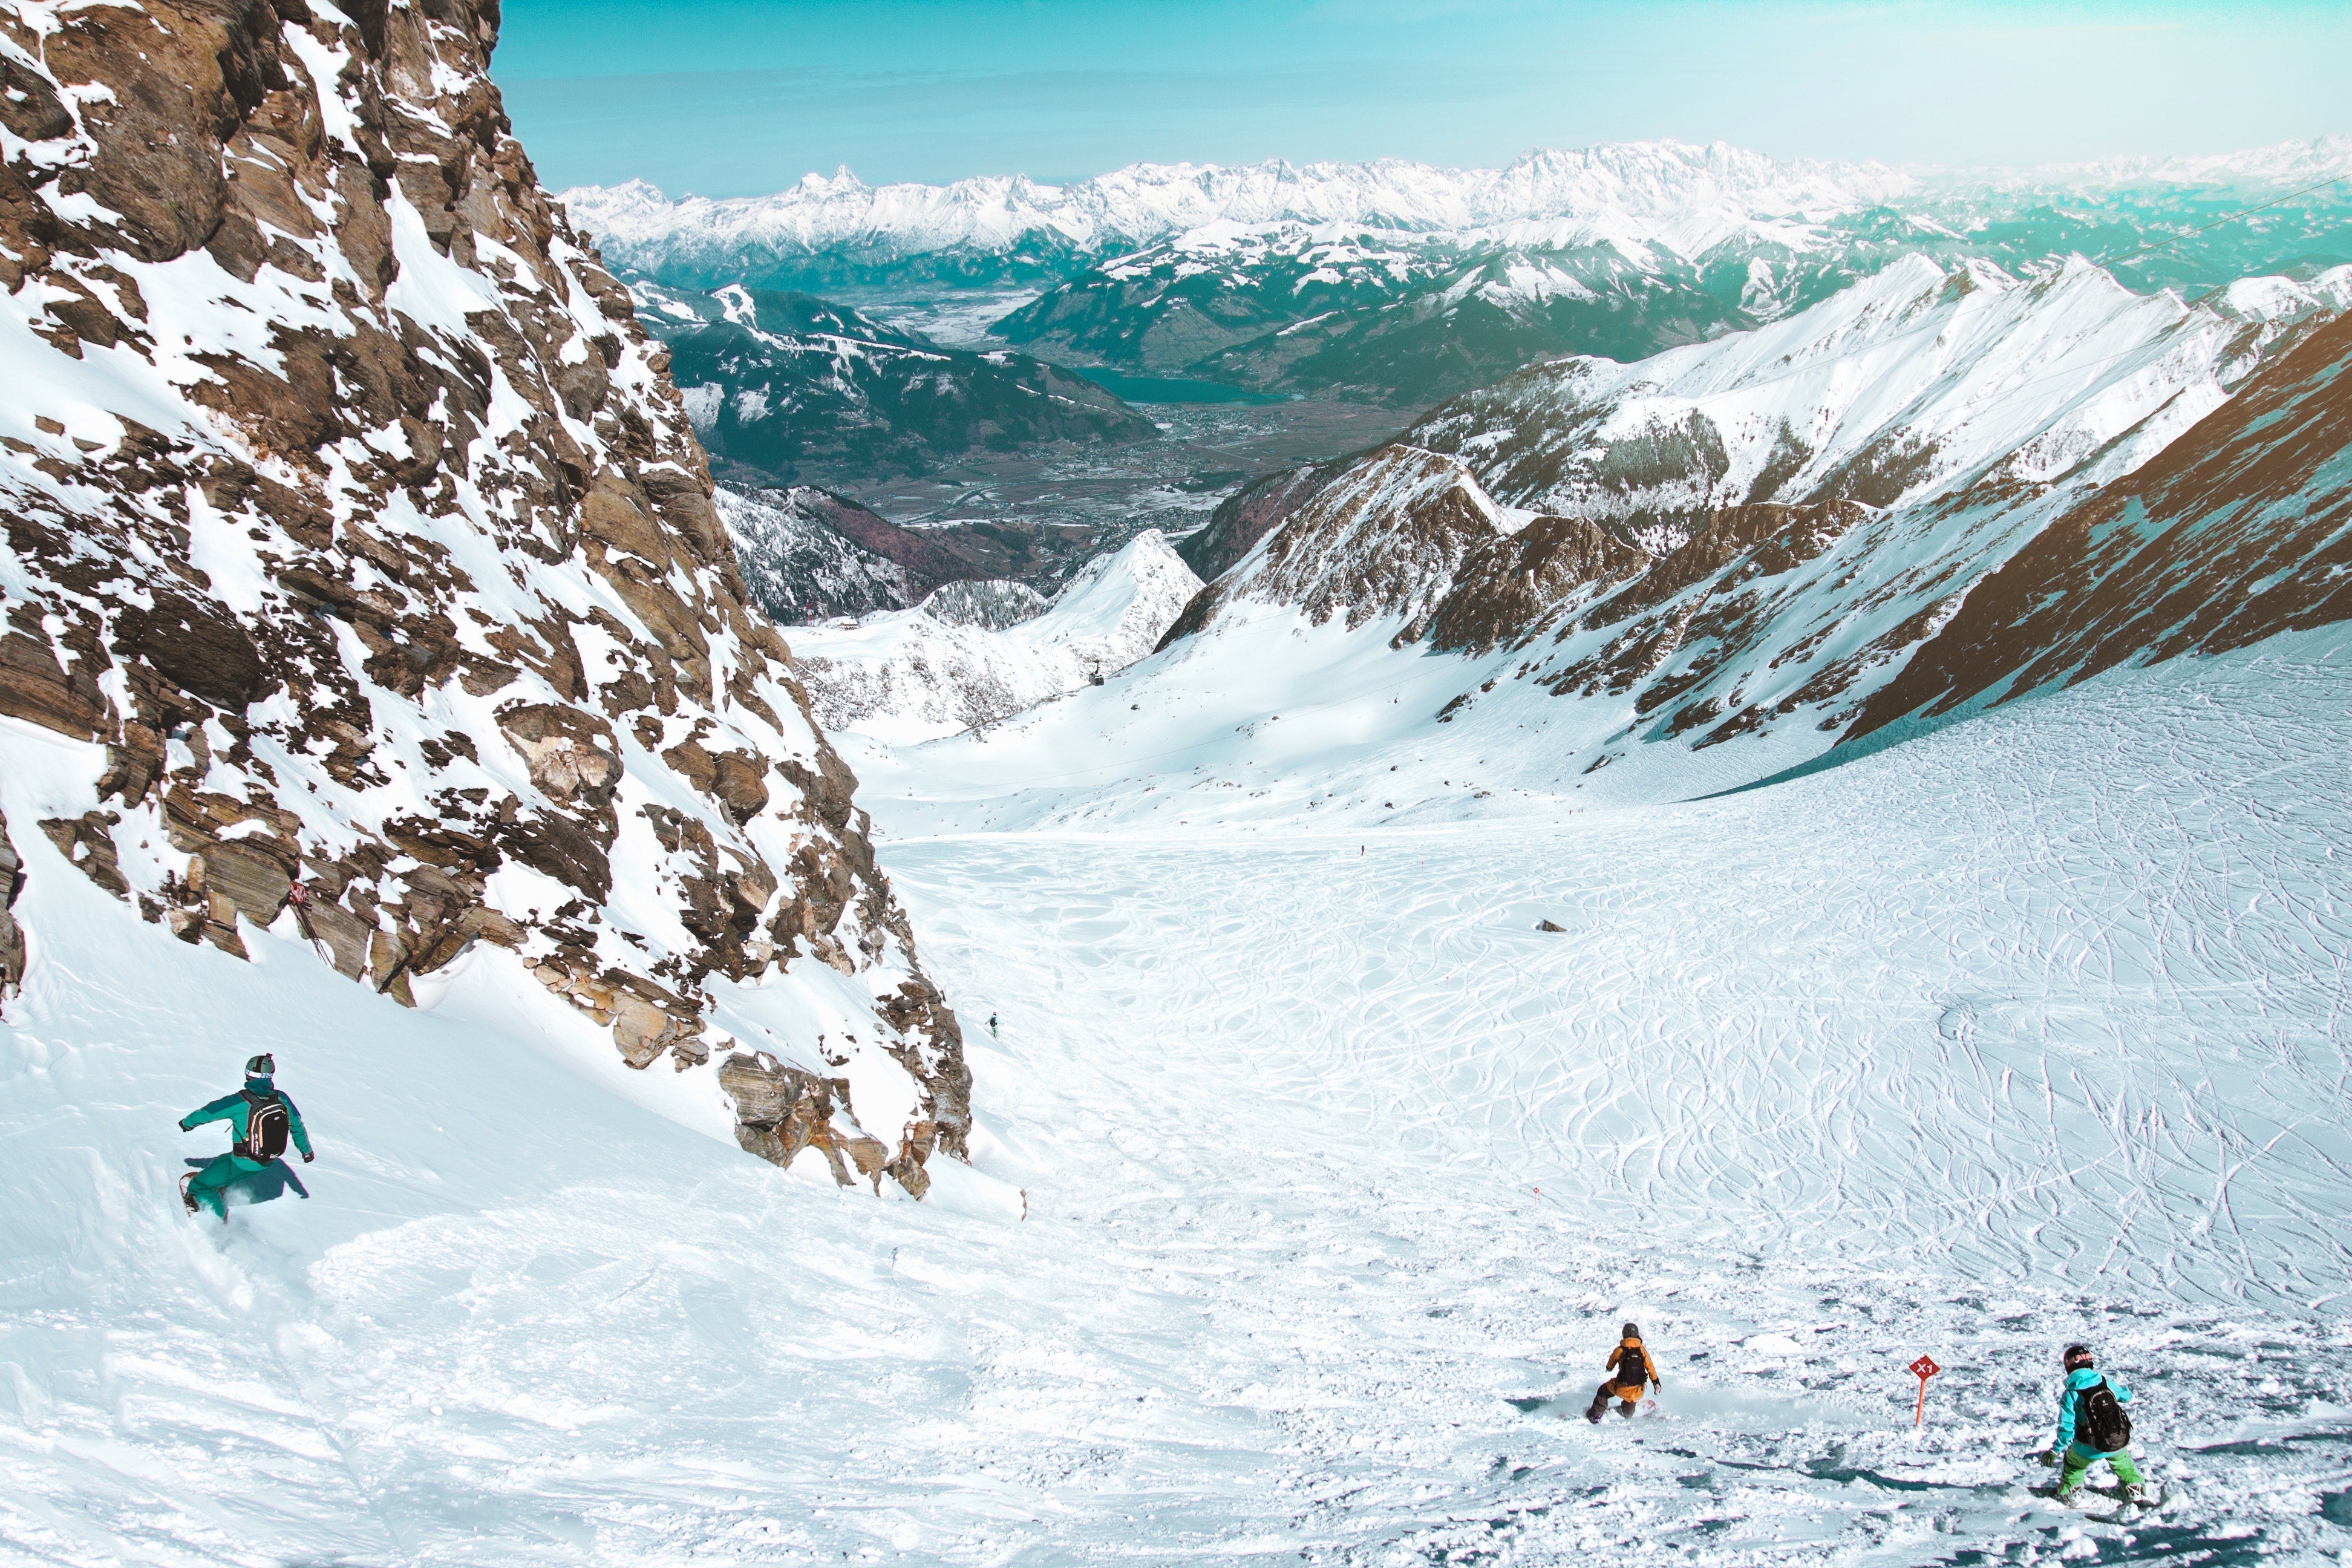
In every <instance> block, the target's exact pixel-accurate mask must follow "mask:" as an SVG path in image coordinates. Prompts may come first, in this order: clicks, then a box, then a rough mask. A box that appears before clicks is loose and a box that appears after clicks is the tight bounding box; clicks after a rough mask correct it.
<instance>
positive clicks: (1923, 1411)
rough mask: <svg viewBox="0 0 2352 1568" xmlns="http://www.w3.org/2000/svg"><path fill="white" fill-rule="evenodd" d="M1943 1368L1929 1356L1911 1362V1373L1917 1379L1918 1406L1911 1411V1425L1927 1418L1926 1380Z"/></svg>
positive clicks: (1915, 1424) (1916, 1424)
mask: <svg viewBox="0 0 2352 1568" xmlns="http://www.w3.org/2000/svg"><path fill="white" fill-rule="evenodd" d="M1943 1370H1944V1369H1943V1368H1942V1367H1940V1366H1937V1364H1936V1363H1935V1360H1934V1359H1933V1358H1932V1357H1929V1356H1924V1355H1923V1356H1921V1357H1920V1358H1919V1359H1918V1360H1917V1361H1915V1362H1913V1363H1911V1375H1912V1376H1914V1377H1916V1378H1917V1379H1918V1380H1919V1408H1918V1409H1916V1410H1915V1411H1913V1412H1912V1413H1911V1425H1912V1426H1918V1425H1919V1423H1920V1422H1922V1421H1924V1420H1926V1419H1927V1380H1928V1379H1929V1378H1931V1377H1933V1376H1935V1375H1936V1374H1937V1373H1939V1372H1941V1371H1943Z"/></svg>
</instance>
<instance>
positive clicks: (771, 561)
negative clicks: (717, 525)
mask: <svg viewBox="0 0 2352 1568" xmlns="http://www.w3.org/2000/svg"><path fill="white" fill-rule="evenodd" d="M710 499H711V500H712V501H713V502H714V503H716V504H717V506H718V508H719V521H722V522H724V523H725V524H726V525H727V538H728V541H729V542H730V543H732V544H733V545H734V546H735V559H736V562H737V563H738V564H739V565H740V569H741V571H742V574H743V586H744V589H745V591H746V592H748V593H749V594H750V595H751V602H752V603H753V604H755V605H759V606H760V609H761V613H762V614H764V615H765V616H767V617H768V618H769V619H770V620H772V621H774V622H776V623H777V624H778V625H780V626H790V625H793V623H795V622H799V621H814V620H823V619H826V618H828V617H831V616H866V615H871V614H873V613H874V612H875V611H877V610H903V609H905V608H906V607H907V606H908V605H911V604H913V603H915V602H916V601H917V600H918V599H919V598H921V597H922V588H921V579H920V578H919V577H918V576H917V575H916V574H915V573H914V572H913V571H912V570H910V569H909V568H908V567H907V566H906V565H904V564H903V563H899V562H897V561H894V560H892V559H890V557H888V556H887V555H883V554H880V553H878V552H876V551H873V550H870V549H868V548H866V546H864V545H862V544H860V543H858V542H857V541H856V539H855V538H853V537H852V536H851V535H850V534H849V532H847V531H845V529H844V528H843V527H842V526H841V524H842V522H843V521H844V520H845V513H847V512H848V511H849V510H850V508H852V507H853V506H855V504H856V503H855V502H851V501H845V500H842V498H840V497H839V496H836V495H833V494H831V493H829V492H827V491H824V490H821V489H815V488H814V487H813V486H807V485H796V486H794V487H793V488H792V489H782V490H755V491H754V490H738V489H729V488H728V487H727V486H725V485H719V486H718V487H716V488H715V489H712V491H711V495H710ZM860 510H862V509H860ZM868 515H869V516H870V515H871V514H870V513H869V514H868ZM873 521H875V522H877V523H880V522H882V520H881V519H880V518H874V519H873ZM883 526H884V527H887V526H888V524H887V523H883Z"/></svg>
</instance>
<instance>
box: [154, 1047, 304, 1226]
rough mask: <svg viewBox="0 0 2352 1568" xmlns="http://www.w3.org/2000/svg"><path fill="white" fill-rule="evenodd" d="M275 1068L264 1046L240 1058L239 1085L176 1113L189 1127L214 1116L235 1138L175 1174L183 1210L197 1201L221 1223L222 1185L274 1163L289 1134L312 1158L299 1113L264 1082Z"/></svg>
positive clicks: (223, 1218) (223, 1219) (224, 1201)
mask: <svg viewBox="0 0 2352 1568" xmlns="http://www.w3.org/2000/svg"><path fill="white" fill-rule="evenodd" d="M277 1071H278V1062H277V1058H273V1057H271V1056H270V1055H269V1054H268V1052H264V1053H263V1054H262V1055H260V1056H257V1057H255V1058H252V1059H251V1060H249V1061H247V1063H246V1064H245V1088H244V1089H240V1090H238V1091H237V1092H236V1093H235V1094H225V1095H223V1096H221V1097H220V1098H219V1099H218V1100H214V1101H213V1102H212V1103H211V1104H210V1105H207V1106H205V1108H204V1109H203V1110H192V1111H190V1112H188V1114H187V1115H185V1116H183V1117H182V1118H180V1131H183V1132H193V1131H195V1130H196V1129H197V1128H199V1127H202V1126H205V1124H206V1123H208V1122H214V1121H226V1122H230V1123H233V1124H234V1125H235V1126H236V1142H235V1143H234V1144H232V1145H230V1147H229V1152H227V1153H226V1154H223V1155H221V1156H220V1157H219V1158H218V1159H215V1161H214V1162H213V1163H211V1164H209V1165H206V1166H205V1168H204V1169H202V1170H200V1171H190V1172H189V1173H187V1174H186V1175H184V1176H182V1177H181V1178H180V1202H181V1203H183V1204H184V1205H187V1210H188V1213H189V1214H191V1215H193V1214H194V1213H195V1212H196V1208H197V1206H198V1205H203V1206H204V1207H205V1208H209V1209H211V1210H212V1211H213V1213H215V1214H216V1215H220V1217H221V1222H222V1223H223V1224H226V1223H227V1222H228V1200H227V1199H226V1197H224V1196H223V1195H222V1189H224V1188H226V1186H227V1185H228V1184H230V1183H231V1182H234V1181H236V1179H237V1178H238V1177H240V1176H250V1175H252V1174H254V1173H256V1172H259V1171H266V1170H268V1169H269V1167H270V1166H272V1165H274V1164H276V1163H278V1158H279V1157H280V1156H281V1155H283V1154H284V1153H285V1152H286V1142H287V1140H288V1139H289V1137H290V1138H291V1139H292V1140H293V1142H294V1146H295V1147H296V1148H298V1149H299V1150H301V1151H302V1159H303V1162H304V1163H306V1164H307V1163H309V1162H310V1160H312V1159H313V1158H315V1156H314V1155H313V1154H312V1153H311V1152H310V1132H309V1131H307V1130H305V1129H304V1127H303V1125H302V1113H301V1112H300V1111H299V1110H295V1109H294V1102H293V1101H292V1100H289V1099H288V1098H287V1097H286V1096H285V1094H284V1093H283V1092H281V1091H280V1090H279V1089H277V1088H276V1087H274V1086H273V1085H272V1084H271V1082H270V1079H271V1077H272V1075H274V1074H275V1073H276V1072H277Z"/></svg>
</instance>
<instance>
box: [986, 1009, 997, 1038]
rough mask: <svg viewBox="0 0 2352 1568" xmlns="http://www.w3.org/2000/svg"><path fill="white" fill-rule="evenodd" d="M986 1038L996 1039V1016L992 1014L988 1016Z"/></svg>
mask: <svg viewBox="0 0 2352 1568" xmlns="http://www.w3.org/2000/svg"><path fill="white" fill-rule="evenodd" d="M988 1037H989V1038H990V1039H994V1038H996V1015H995V1014H993V1013H991V1014H990V1015H989V1016H988Z"/></svg>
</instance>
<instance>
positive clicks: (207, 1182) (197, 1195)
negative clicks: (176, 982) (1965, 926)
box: [188, 1154, 2072, 1463]
mask: <svg viewBox="0 0 2352 1568" xmlns="http://www.w3.org/2000/svg"><path fill="white" fill-rule="evenodd" d="M268 1169H269V1167H268V1165H257V1164H255V1163H253V1162H252V1161H250V1160H240V1159H238V1158H237V1157H236V1155H234V1154H223V1155H221V1156H219V1157H218V1158H217V1159H215V1160H214V1161H213V1163H211V1164H209V1165H206V1166H205V1168H204V1169H203V1170H201V1171H198V1172H197V1173H196V1179H195V1180H194V1181H193V1182H190V1183H189V1184H188V1195H189V1196H191V1197H193V1198H194V1199H195V1200H196V1202H198V1203H200V1204H202V1205H204V1206H205V1207H206V1208H208V1209H210V1210H212V1211H213V1213H214V1214H215V1215H219V1216H220V1217H221V1218H222V1219H226V1218H228V1200H227V1199H226V1198H225V1197H223V1196H222V1195H221V1189H222V1188H224V1187H226V1186H227V1185H228V1184H230V1183H231V1182H234V1181H237V1180H239V1179H241V1178H243V1177H246V1176H250V1175H252V1174H253V1173H255V1172H257V1171H266V1170H268ZM2069 1462H2070V1463H2071V1462H2072V1461H2069Z"/></svg>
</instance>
